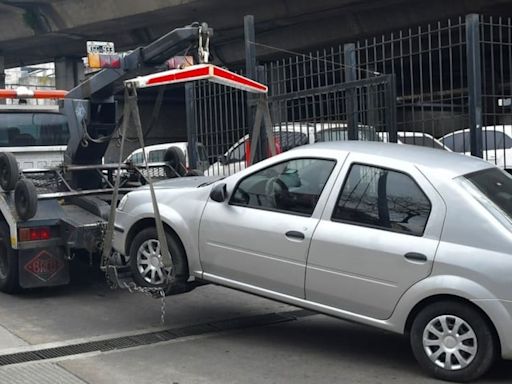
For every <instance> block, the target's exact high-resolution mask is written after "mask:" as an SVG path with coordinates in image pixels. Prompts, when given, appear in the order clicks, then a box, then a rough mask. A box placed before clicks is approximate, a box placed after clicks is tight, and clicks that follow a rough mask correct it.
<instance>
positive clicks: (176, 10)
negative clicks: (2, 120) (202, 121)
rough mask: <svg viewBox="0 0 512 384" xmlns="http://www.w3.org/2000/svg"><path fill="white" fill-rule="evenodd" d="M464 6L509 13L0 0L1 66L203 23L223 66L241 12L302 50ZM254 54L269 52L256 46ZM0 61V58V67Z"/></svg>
mask: <svg viewBox="0 0 512 384" xmlns="http://www.w3.org/2000/svg"><path fill="white" fill-rule="evenodd" d="M470 12H482V13H487V14H495V15H508V16H510V15H512V3H511V2H510V1H509V0H452V1H446V0H430V1H424V0H321V1H316V2H315V1H311V0H259V1H257V2H256V1H253V0H236V1H233V0H145V1H140V0H0V55H1V56H3V57H4V61H5V63H4V65H5V67H7V68H9V67H15V66H20V65H29V64H37V63H41V62H48V61H52V60H54V59H58V58H80V57H82V56H84V52H85V42H86V41H87V40H111V41H114V42H115V43H116V45H117V47H118V49H119V50H126V49H130V48H133V47H136V46H139V45H143V44H146V43H148V42H150V41H152V40H154V39H155V38H156V37H158V36H160V35H162V34H164V33H165V32H167V31H169V30H171V29H173V28H174V27H177V26H182V25H185V24H189V23H190V22H193V21H206V22H208V23H209V24H210V25H211V26H212V27H213V28H214V29H215V37H214V39H213V42H212V45H213V47H212V48H213V52H214V54H215V56H216V57H217V59H218V60H219V61H220V62H221V63H224V64H237V63H240V62H242V60H243V16H244V15H246V14H253V15H254V16H255V19H256V23H257V24H256V33H257V40H258V42H261V43H265V44H269V45H273V46H278V47H284V48H287V49H291V50H303V49H310V48H314V47H323V46H328V45H330V44H332V43H340V42H347V41H351V40H355V39H356V38H358V37H361V36H373V35H378V34H381V33H383V32H385V31H388V30H397V29H399V28H402V27H407V26H412V25H418V24H421V23H422V22H427V21H433V20H438V19H444V18H447V17H449V16H454V15H464V14H467V13H470ZM258 54H259V55H260V56H262V57H263V56H265V55H273V56H275V55H276V52H272V51H269V50H267V51H265V50H262V49H258ZM1 64H2V63H1V62H0V65H1Z"/></svg>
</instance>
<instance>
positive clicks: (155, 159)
mask: <svg viewBox="0 0 512 384" xmlns="http://www.w3.org/2000/svg"><path fill="white" fill-rule="evenodd" d="M171 147H175V148H179V149H181V151H182V152H183V154H184V155H185V167H186V168H187V170H191V168H190V162H189V156H188V143H187V142H176V143H163V144H155V145H148V146H147V147H146V155H147V158H148V163H149V164H151V163H161V162H163V161H164V156H165V152H166V151H167V150H168V149H169V148H171ZM196 155H197V164H196V167H195V169H197V170H198V171H201V172H204V171H205V170H207V169H208V166H209V165H210V163H209V162H208V156H207V155H206V149H205V148H204V146H203V144H201V143H197V154H196ZM124 162H125V163H127V162H131V163H133V164H134V165H143V164H144V156H143V154H142V149H141V148H139V149H136V150H135V151H133V152H132V153H131V154H130V155H129V156H128V157H127V158H126V160H125V161H124Z"/></svg>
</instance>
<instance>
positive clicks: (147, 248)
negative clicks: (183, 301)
mask: <svg viewBox="0 0 512 384" xmlns="http://www.w3.org/2000/svg"><path fill="white" fill-rule="evenodd" d="M166 239H167V245H168V247H169V253H170V254H171V259H172V266H171V267H169V268H165V267H164V266H163V265H162V262H161V250H160V242H159V241H158V234H157V231H156V228H154V227H150V228H146V229H143V230H142V231H140V232H139V233H138V234H137V235H136V236H135V238H134V239H133V241H132V243H131V246H130V260H129V262H130V267H131V270H132V273H133V279H134V281H135V282H136V283H137V284H138V285H140V286H142V287H149V288H165V290H166V292H167V293H168V294H173V293H179V292H182V291H184V290H185V287H186V281H187V279H188V265H187V258H186V255H185V251H184V250H183V247H182V246H181V244H180V242H179V240H178V239H177V238H176V236H175V235H173V234H171V233H168V232H166ZM168 276H171V278H170V279H169V278H168Z"/></svg>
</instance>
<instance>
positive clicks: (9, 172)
mask: <svg viewBox="0 0 512 384" xmlns="http://www.w3.org/2000/svg"><path fill="white" fill-rule="evenodd" d="M19 174H20V171H19V169H18V162H17V161H16V158H15V157H14V155H13V154H12V153H9V152H1V153H0V187H2V189H3V190H4V191H5V192H9V191H12V190H13V189H14V188H15V187H16V182H17V181H18V177H19Z"/></svg>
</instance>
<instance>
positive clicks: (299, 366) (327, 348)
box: [0, 276, 512, 384]
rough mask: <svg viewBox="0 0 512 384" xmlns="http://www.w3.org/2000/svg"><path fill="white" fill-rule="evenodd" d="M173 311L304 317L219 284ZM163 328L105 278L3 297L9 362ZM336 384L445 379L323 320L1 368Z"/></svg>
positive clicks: (79, 379) (399, 340) (508, 366)
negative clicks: (29, 353)
mask: <svg viewBox="0 0 512 384" xmlns="http://www.w3.org/2000/svg"><path fill="white" fill-rule="evenodd" d="M166 309H167V313H166V322H165V325H164V328H166V329H167V328H173V329H175V328H179V327H183V326H187V325H193V324H205V323H208V322H215V321H218V320H225V319H234V318H240V317H248V316H253V315H258V314H269V313H290V312H289V311H291V310H294V308H292V307H289V306H286V305H284V304H280V303H275V302H272V301H269V300H265V299H262V298H258V297H254V296H250V295H246V294H244V293H240V292H236V291H233V290H229V289H225V288H222V287H217V286H204V287H200V288H198V289H196V290H195V291H193V292H190V293H188V294H184V295H180V296H174V297H168V298H167V299H166ZM158 329H162V328H161V326H160V302H159V300H156V299H152V298H149V297H146V296H142V295H140V294H130V293H128V292H126V291H120V290H118V291H111V290H110V289H109V288H108V287H106V285H105V284H104V283H103V282H102V279H101V277H100V276H98V277H97V278H95V279H84V280H83V281H82V282H79V283H75V284H73V285H71V286H69V287H62V288H56V289H45V290H38V291H33V292H28V293H24V294H21V295H17V296H8V295H3V294H0V361H1V358H2V355H6V354H8V353H13V352H19V351H26V350H31V349H34V348H40V347H43V346H47V347H48V346H54V347H55V346H60V345H67V344H76V343H80V342H86V341H89V340H91V339H97V338H109V337H110V336H112V335H119V334H123V335H131V334H134V333H141V332H144V331H146V330H158ZM48 343H50V344H48ZM511 381H512V363H511V362H498V364H496V366H495V367H494V368H493V369H492V371H491V372H490V373H489V374H488V375H486V376H485V377H484V378H483V379H482V380H480V382H481V383H510V382H511ZM335 382H338V383H362V384H364V383H404V384H405V383H411V382H414V383H416V384H421V383H436V382H437V381H436V380H433V379H431V378H428V377H426V376H425V375H424V374H423V372H422V371H421V370H420V369H419V367H418V365H417V364H416V362H415V360H414V358H413V357H412V355H411V352H410V349H409V346H408V342H407V340H406V339H405V338H403V337H400V336H397V335H393V334H389V333H386V332H382V331H380V330H376V329H372V328H368V327H364V326H360V325H356V324H351V323H348V322H345V321H340V320H337V319H333V318H330V317H327V316H323V315H315V314H309V315H306V316H301V317H298V318H297V319H293V320H290V321H284V322H280V323H277V324H272V325H264V326H254V327H246V328H241V329H232V330H227V331H214V332H207V333H203V334H199V335H195V336H188V337H180V338H176V339H173V340H170V341H166V342H160V343H157V344H152V345H148V346H138V347H134V348H128V349H121V350H117V351H110V352H103V353H102V352H92V353H88V354H82V355H71V356H65V357H60V358H57V359H54V360H40V361H34V362H28V363H21V364H13V365H4V366H3V367H0V384H3V383H6V384H7V383H8V384H18V383H22V384H31V383H37V384H44V383H52V384H53V383H65V384H74V383H78V384H83V383H89V384H106V383H126V384H129V383H137V384H140V383H170V384H175V383H176V384H177V383H180V384H185V383H187V384H188V383H209V384H211V383H219V384H220V383H223V384H224V383H299V384H300V383H335Z"/></svg>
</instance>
